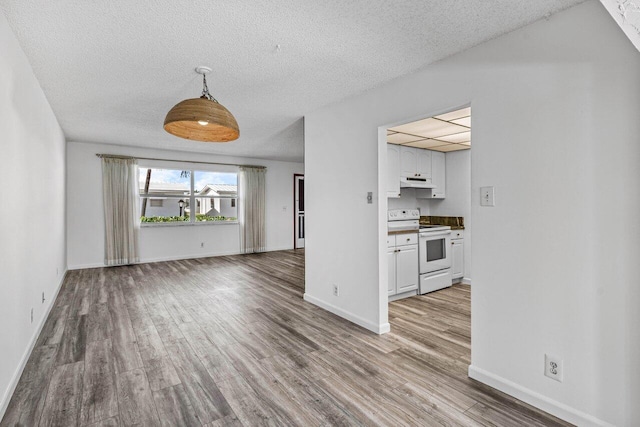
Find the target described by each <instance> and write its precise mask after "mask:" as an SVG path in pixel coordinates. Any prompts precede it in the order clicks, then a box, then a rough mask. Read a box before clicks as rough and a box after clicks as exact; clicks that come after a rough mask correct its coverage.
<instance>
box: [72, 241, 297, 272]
mask: <svg viewBox="0 0 640 427" xmlns="http://www.w3.org/2000/svg"><path fill="white" fill-rule="evenodd" d="M288 250H293V248H292V247H291V246H285V247H282V248H267V249H266V250H265V252H275V251H288ZM226 255H242V254H241V253H240V252H238V251H228V252H212V253H206V254H191V255H172V256H167V257H157V258H145V259H141V260H140V262H138V264H146V263H150V262H163V261H180V260H183V259H197V258H211V257H217V256H226ZM101 267H107V266H106V265H105V264H104V263H103V262H101V263H92V264H78V265H71V266H69V270H82V269H85V268H101Z"/></svg>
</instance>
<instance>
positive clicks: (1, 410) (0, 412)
mask: <svg viewBox="0 0 640 427" xmlns="http://www.w3.org/2000/svg"><path fill="white" fill-rule="evenodd" d="M68 271H69V269H68V268H67V269H66V270H65V271H64V273H63V274H62V278H61V279H60V282H59V283H58V286H57V287H56V291H55V292H54V294H53V295H52V297H51V298H49V304H48V306H47V308H46V309H45V311H44V314H43V315H42V317H41V318H40V322H39V323H38V326H37V327H36V330H35V331H34V333H33V335H32V336H31V340H30V341H29V346H28V347H27V349H26V350H25V352H24V354H23V355H22V359H20V364H19V365H18V368H17V369H16V370H15V372H14V373H13V376H12V377H11V381H9V386H8V387H7V389H6V390H5V392H4V395H3V396H2V400H1V401H0V420H1V419H2V418H3V417H4V414H5V412H6V411H7V408H8V406H9V402H10V401H11V398H12V397H13V393H14V392H15V391H16V387H17V386H18V382H19V381H20V377H21V376H22V371H24V367H25V366H26V365H27V362H28V361H29V357H31V352H32V351H33V349H34V347H35V345H36V342H37V341H38V337H39V336H40V333H41V332H42V328H43V327H44V324H45V323H46V321H47V318H48V317H49V313H50V312H51V309H52V308H53V305H54V304H55V302H56V298H57V297H58V293H59V292H60V289H61V288H62V284H63V283H64V279H65V278H66V277H67V272H68Z"/></svg>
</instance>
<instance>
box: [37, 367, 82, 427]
mask: <svg viewBox="0 0 640 427" xmlns="http://www.w3.org/2000/svg"><path fill="white" fill-rule="evenodd" d="M83 373H84V362H76V363H69V364H66V365H62V366H58V367H57V368H56V369H55V371H53V375H52V376H51V382H50V383H49V389H48V392H47V400H46V402H45V404H44V409H43V410H42V416H41V417H40V423H39V425H40V426H69V427H71V426H77V425H79V424H80V407H81V402H82V376H83Z"/></svg>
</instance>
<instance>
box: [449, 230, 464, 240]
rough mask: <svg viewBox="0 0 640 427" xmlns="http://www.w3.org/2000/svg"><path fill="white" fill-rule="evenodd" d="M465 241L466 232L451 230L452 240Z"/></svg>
mask: <svg viewBox="0 0 640 427" xmlns="http://www.w3.org/2000/svg"><path fill="white" fill-rule="evenodd" d="M454 239H464V230H451V240H454Z"/></svg>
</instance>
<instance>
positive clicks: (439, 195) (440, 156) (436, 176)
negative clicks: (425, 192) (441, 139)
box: [431, 151, 447, 199]
mask: <svg viewBox="0 0 640 427" xmlns="http://www.w3.org/2000/svg"><path fill="white" fill-rule="evenodd" d="M431 183H432V184H434V185H435V186H436V188H433V189H431V198H432V199H444V197H445V193H446V191H445V190H446V188H447V186H446V167H445V154H444V153H441V152H439V151H432V152H431Z"/></svg>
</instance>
